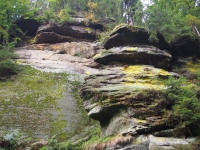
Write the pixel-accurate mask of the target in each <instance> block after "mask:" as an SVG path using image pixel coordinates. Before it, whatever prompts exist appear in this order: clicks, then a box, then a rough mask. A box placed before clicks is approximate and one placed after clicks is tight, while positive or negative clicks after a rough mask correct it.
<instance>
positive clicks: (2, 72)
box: [0, 42, 20, 77]
mask: <svg viewBox="0 0 200 150" xmlns="http://www.w3.org/2000/svg"><path fill="white" fill-rule="evenodd" d="M14 44H15V42H11V43H8V44H7V45H6V46H1V45H0V77H1V76H10V75H12V74H15V73H17V72H18V71H19V69H20V68H19V65H18V64H17V63H16V62H15V61H14V60H13V58H16V55H15V54H13V52H12V51H13V48H14Z"/></svg>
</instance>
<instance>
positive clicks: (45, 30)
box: [35, 18, 103, 44]
mask: <svg viewBox="0 0 200 150" xmlns="http://www.w3.org/2000/svg"><path fill="white" fill-rule="evenodd" d="M102 26H103V25H101V24H94V25H89V26H85V25H84V23H83V19H81V18H76V19H73V20H72V22H70V23H68V24H63V25H58V24H57V23H51V24H47V25H43V26H40V27H39V29H38V31H37V35H36V37H35V43H36V44H39V43H62V42H80V41H88V42H89V41H90V42H92V41H95V39H96V36H97V33H99V31H100V30H102Z"/></svg>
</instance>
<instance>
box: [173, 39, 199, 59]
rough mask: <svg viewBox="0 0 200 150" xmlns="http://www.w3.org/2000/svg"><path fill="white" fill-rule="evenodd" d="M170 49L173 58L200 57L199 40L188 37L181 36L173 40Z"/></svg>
mask: <svg viewBox="0 0 200 150" xmlns="http://www.w3.org/2000/svg"><path fill="white" fill-rule="evenodd" d="M171 45H172V48H171V50H170V52H171V54H172V55H173V56H181V57H188V56H197V57H200V40H199V38H194V37H190V36H183V37H179V38H175V39H174V40H173V41H172V42H171Z"/></svg>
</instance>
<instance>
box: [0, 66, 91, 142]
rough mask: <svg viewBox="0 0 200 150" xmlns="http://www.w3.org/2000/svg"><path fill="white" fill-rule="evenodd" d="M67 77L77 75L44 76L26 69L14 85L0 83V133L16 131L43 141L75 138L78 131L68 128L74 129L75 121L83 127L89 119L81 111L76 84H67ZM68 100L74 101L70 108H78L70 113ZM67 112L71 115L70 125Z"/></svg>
mask: <svg viewBox="0 0 200 150" xmlns="http://www.w3.org/2000/svg"><path fill="white" fill-rule="evenodd" d="M70 76H76V75H69V74H66V73H46V72H41V71H38V70H36V69H33V68H31V67H29V66H25V67H24V68H23V70H22V71H21V72H20V73H19V74H18V75H17V76H16V79H15V80H14V81H11V80H7V81H4V82H3V81H2V82H0V102H1V106H0V120H1V121H0V130H9V129H16V128H17V129H21V130H22V132H25V133H28V134H29V136H31V137H33V138H45V139H47V138H48V137H51V136H53V135H55V134H57V138H58V139H60V140H61V141H62V140H66V139H67V138H69V137H70V136H73V135H74V134H77V132H78V131H77V129H75V127H74V128H70V127H71V126H73V125H74V124H75V126H76V128H77V124H78V123H77V122H76V120H78V121H80V123H79V126H81V125H82V126H83V127H84V126H85V125H86V124H87V123H88V122H89V118H88V117H87V115H86V112H85V111H84V110H83V108H81V105H82V103H81V99H80V97H79V96H78V88H77V86H78V85H79V81H76V80H69V77H70ZM63 96H65V98H64V99H63ZM69 99H71V101H75V102H74V103H75V104H74V105H73V106H76V107H77V106H80V107H78V108H76V109H75V108H74V109H73V108H71V109H70V106H69V105H70V104H69V103H68V102H67V101H68V100H69ZM64 106H66V107H64ZM73 106H71V107H73ZM65 109H70V110H68V111H67V110H65ZM66 112H71V115H72V117H71V118H70V119H71V121H70V120H68V119H69V118H67V117H66V115H67V114H65V113H66ZM77 117H78V118H77ZM80 118H81V119H80ZM69 123H74V124H69ZM68 128H70V129H68ZM78 129H79V130H80V127H79V128H78ZM66 130H67V131H66Z"/></svg>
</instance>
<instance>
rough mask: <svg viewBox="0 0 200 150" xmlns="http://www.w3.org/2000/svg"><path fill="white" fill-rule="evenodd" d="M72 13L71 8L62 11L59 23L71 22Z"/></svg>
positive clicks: (59, 15) (59, 13) (59, 14)
mask: <svg viewBox="0 0 200 150" xmlns="http://www.w3.org/2000/svg"><path fill="white" fill-rule="evenodd" d="M70 12H72V11H71V10H70V9H69V8H65V9H61V10H60V11H59V12H58V18H59V23H62V24H63V23H66V22H69V21H71V16H70Z"/></svg>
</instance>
